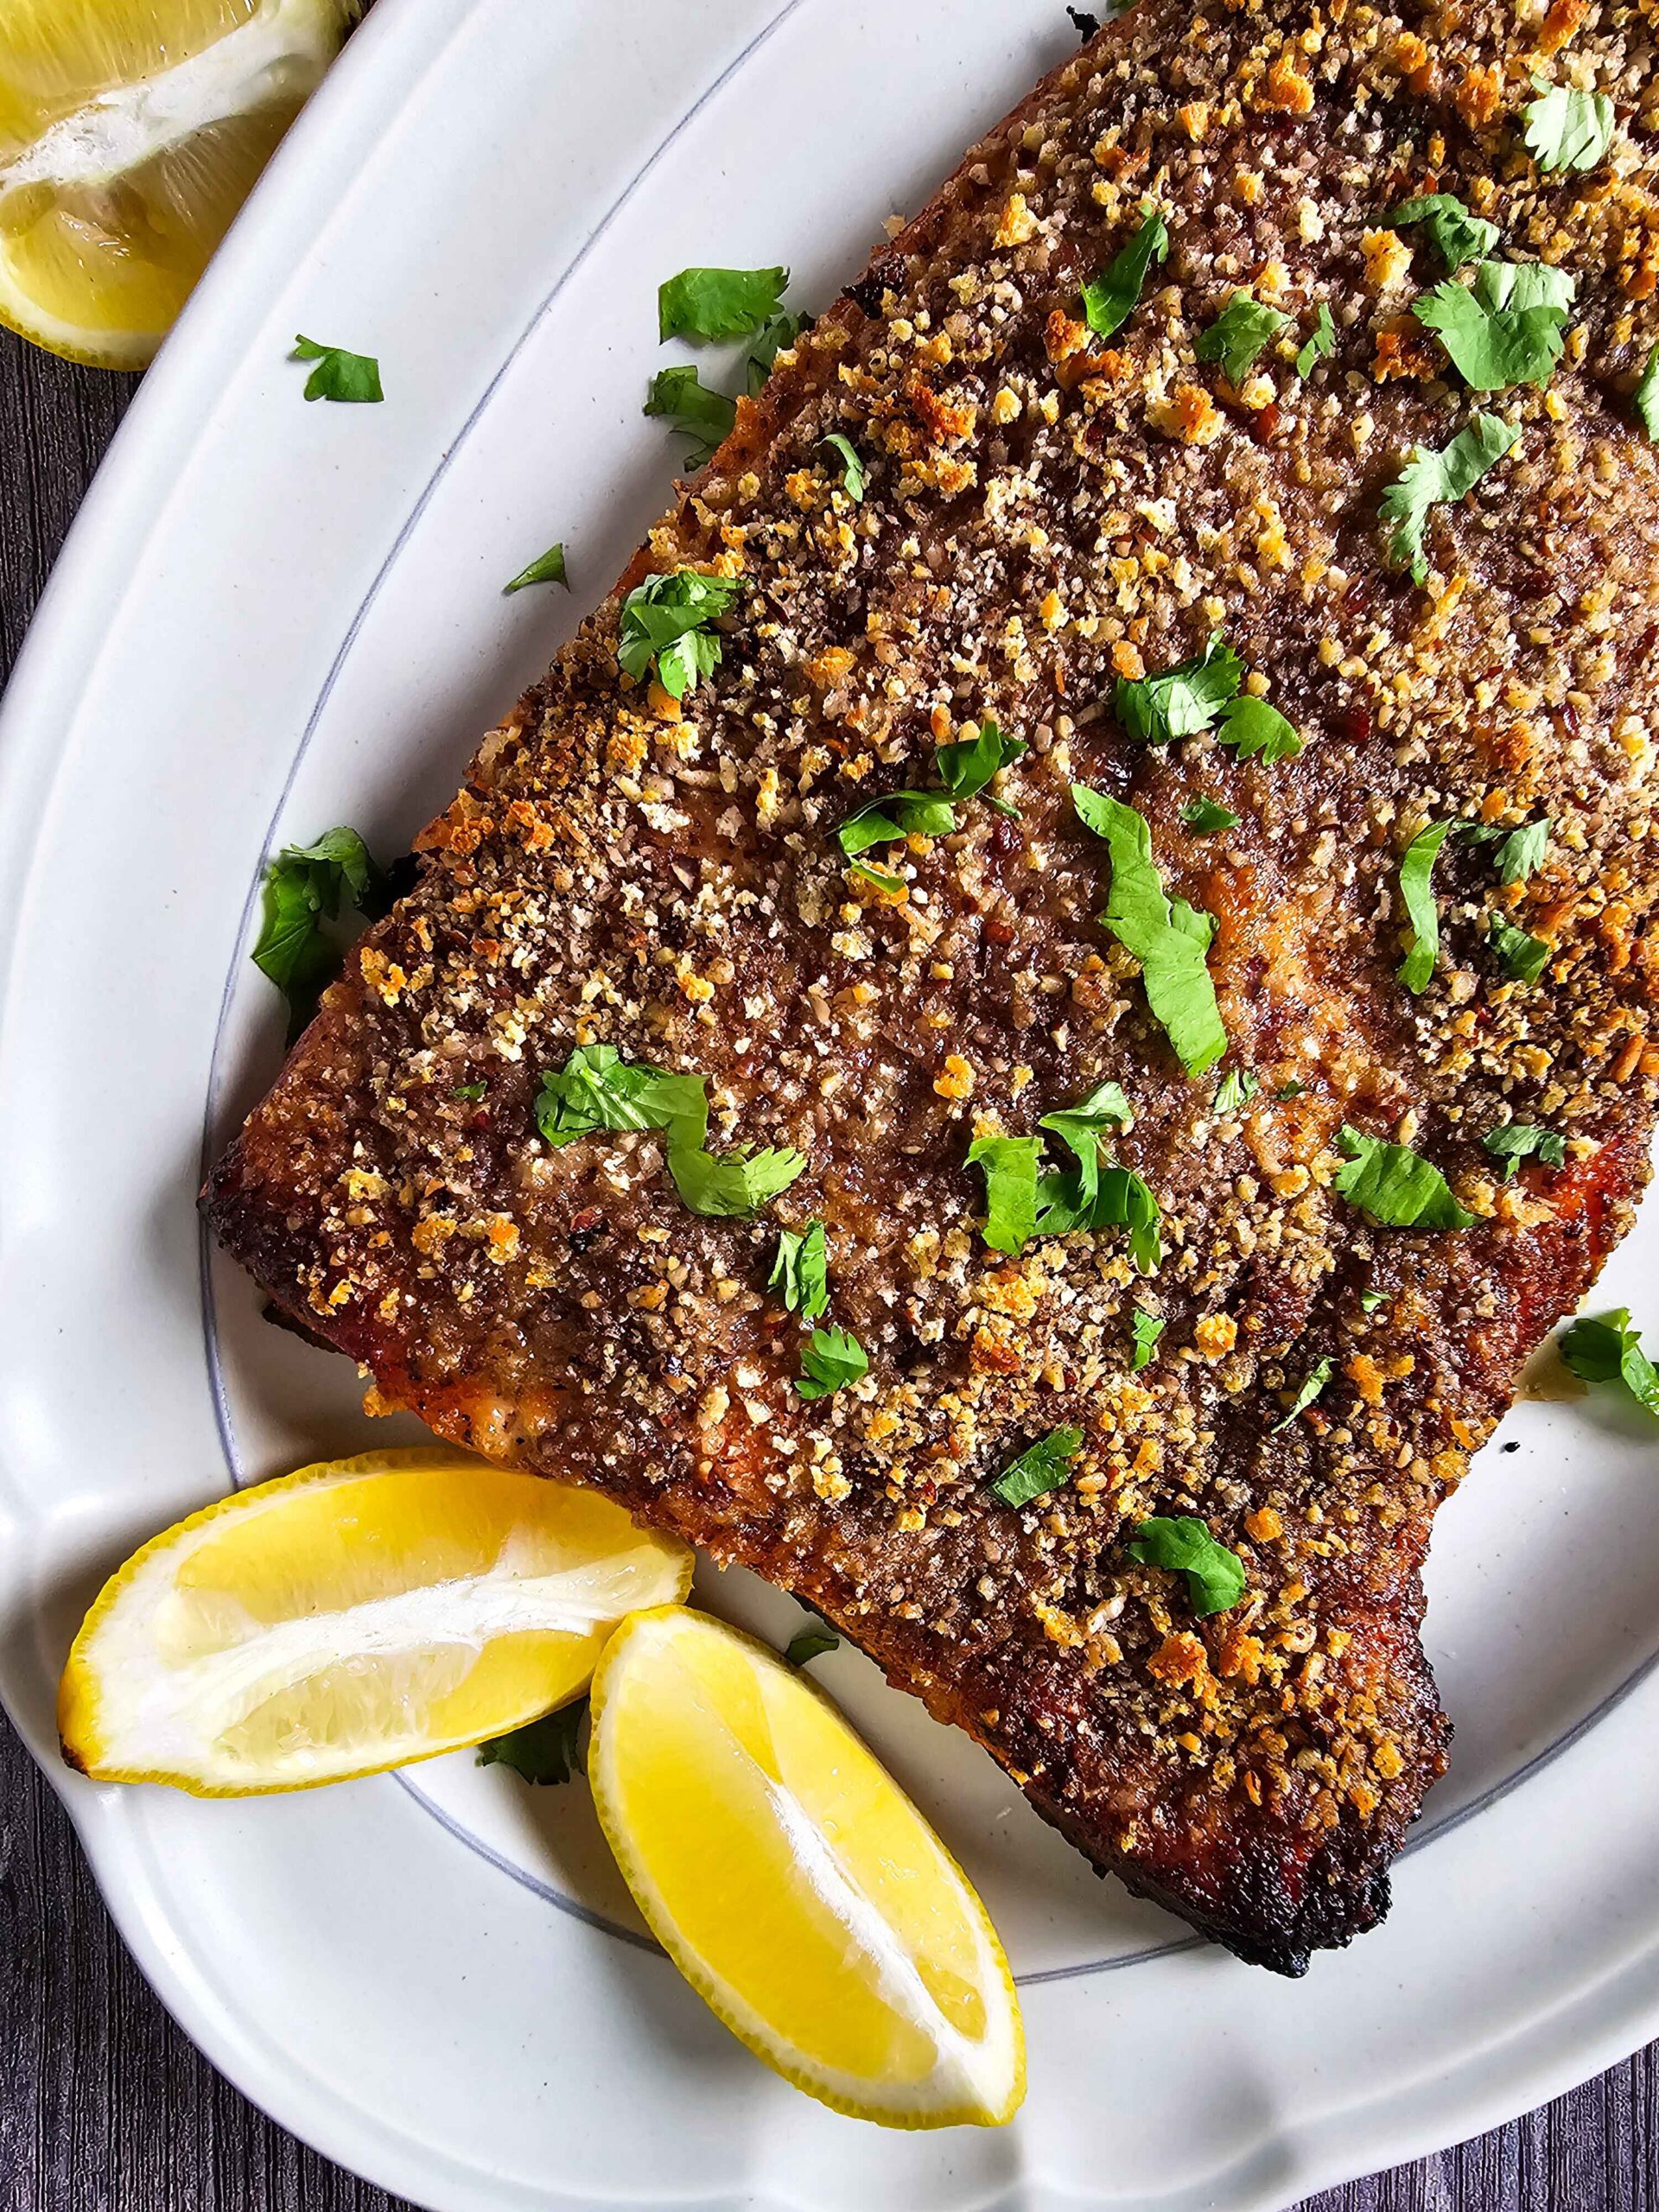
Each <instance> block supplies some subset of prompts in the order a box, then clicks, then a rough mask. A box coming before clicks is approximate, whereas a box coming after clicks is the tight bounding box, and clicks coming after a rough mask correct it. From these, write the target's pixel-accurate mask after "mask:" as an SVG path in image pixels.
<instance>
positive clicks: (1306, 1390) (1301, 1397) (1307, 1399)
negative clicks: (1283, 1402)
mask: <svg viewBox="0 0 1659 2212" xmlns="http://www.w3.org/2000/svg"><path fill="white" fill-rule="evenodd" d="M1336 1364H1337V1363H1336V1361H1335V1360H1334V1359H1329V1358H1326V1359H1321V1360H1316V1361H1315V1363H1313V1366H1312V1367H1310V1368H1309V1370H1308V1371H1307V1375H1306V1378H1305V1380H1304V1381H1303V1383H1302V1387H1301V1389H1300V1390H1299V1391H1298V1392H1297V1393H1296V1402H1295V1404H1294V1406H1292V1408H1291V1409H1290V1411H1289V1412H1288V1413H1287V1414H1286V1415H1285V1417H1284V1419H1283V1420H1282V1421H1274V1424H1273V1427H1272V1430H1271V1431H1270V1432H1269V1433H1271V1434H1272V1435H1274V1436H1277V1435H1278V1433H1279V1432H1280V1430H1281V1428H1288V1427H1290V1425H1291V1423H1292V1421H1294V1420H1295V1419H1296V1418H1297V1416H1298V1415H1299V1414H1305V1413H1306V1411H1307V1409H1308V1408H1309V1407H1310V1406H1311V1405H1312V1404H1313V1401H1314V1399H1315V1398H1317V1397H1318V1396H1319V1393H1320V1392H1321V1391H1322V1390H1323V1389H1324V1388H1325V1384H1326V1383H1328V1382H1329V1381H1330V1380H1331V1377H1332V1374H1333V1373H1334V1372H1335V1370H1336Z"/></svg>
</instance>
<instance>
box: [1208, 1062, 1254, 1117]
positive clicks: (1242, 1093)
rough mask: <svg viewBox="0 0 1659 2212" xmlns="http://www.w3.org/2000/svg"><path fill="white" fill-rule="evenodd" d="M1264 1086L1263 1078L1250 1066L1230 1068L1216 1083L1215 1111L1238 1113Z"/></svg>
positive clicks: (1219, 1112) (1218, 1112)
mask: <svg viewBox="0 0 1659 2212" xmlns="http://www.w3.org/2000/svg"><path fill="white" fill-rule="evenodd" d="M1261 1088H1262V1083H1261V1078H1260V1077H1258V1076H1254V1075H1252V1074H1251V1073H1250V1071H1249V1068H1229V1069H1228V1070H1227V1071H1226V1073H1225V1074H1224V1076H1223V1077H1222V1078H1221V1081H1220V1082H1219V1083H1218V1084H1217V1085H1216V1096H1215V1111H1216V1112H1217V1114H1218V1115H1220V1114H1236V1113H1237V1111H1238V1110H1239V1109H1240V1107H1241V1106H1243V1105H1245V1104H1247V1103H1249V1100H1250V1099H1252V1098H1254V1097H1255V1094H1256V1092H1257V1091H1258V1090H1261Z"/></svg>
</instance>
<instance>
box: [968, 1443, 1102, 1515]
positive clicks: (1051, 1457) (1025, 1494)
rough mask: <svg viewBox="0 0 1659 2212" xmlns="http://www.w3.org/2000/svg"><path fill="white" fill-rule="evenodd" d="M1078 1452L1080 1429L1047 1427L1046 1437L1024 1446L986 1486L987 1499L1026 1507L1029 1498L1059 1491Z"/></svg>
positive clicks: (1080, 1444)
mask: <svg viewBox="0 0 1659 2212" xmlns="http://www.w3.org/2000/svg"><path fill="white" fill-rule="evenodd" d="M1082 1449H1083V1431H1082V1430H1081V1429H1080V1428H1051V1429H1050V1430H1049V1432H1048V1434H1047V1435H1046V1436H1039V1438H1038V1440H1037V1441H1036V1443H1034V1444H1028V1445H1027V1446H1026V1449H1025V1450H1024V1451H1023V1452H1021V1453H1020V1457H1019V1458H1018V1459H1016V1460H1015V1461H1014V1464H1013V1465H1012V1466H1009V1467H1005V1468H1004V1469H1003V1471H1002V1472H1001V1474H1000V1475H999V1476H998V1477H997V1478H996V1480H995V1482H994V1483H991V1484H988V1489H989V1491H990V1493H991V1496H992V1497H994V1498H996V1499H997V1500H999V1502H1000V1503H1002V1504H1003V1505H1029V1504H1030V1503H1031V1501H1032V1499H1033V1497H1042V1496H1043V1494H1044V1493H1045V1491H1051V1490H1058V1488H1059V1486H1060V1484H1062V1483H1063V1482H1064V1481H1065V1478H1066V1470H1067V1467H1068V1465H1070V1463H1071V1461H1072V1460H1073V1459H1076V1458H1077V1454H1078V1452H1081V1451H1082Z"/></svg>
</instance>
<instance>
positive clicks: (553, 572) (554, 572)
mask: <svg viewBox="0 0 1659 2212" xmlns="http://www.w3.org/2000/svg"><path fill="white" fill-rule="evenodd" d="M529 584H563V586H564V587H565V588H566V590H567V591H568V590H569V587H570V579H569V576H567V575H565V573H564V548H563V545H550V546H549V547H548V549H547V550H546V552H545V553H543V554H542V555H541V556H540V557H539V558H538V559H537V560H534V561H532V562H531V564H530V566H529V567H528V568H527V569H519V571H518V575H516V576H515V577H514V578H513V580H512V582H511V583H510V584H504V585H503V586H502V592H503V595H504V596H505V594H506V593H507V592H510V591H523V590H524V588H525V587H526V586H527V585H529Z"/></svg>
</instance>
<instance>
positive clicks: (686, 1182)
mask: <svg viewBox="0 0 1659 2212" xmlns="http://www.w3.org/2000/svg"><path fill="white" fill-rule="evenodd" d="M805 1166H806V1161H805V1160H804V1158H803V1157H802V1155H801V1154H799V1153H798V1152H797V1151H796V1149H795V1147H793V1145H782V1146H779V1147H774V1148H773V1149H772V1150H770V1151H767V1152H753V1153H751V1152H745V1151H742V1150H741V1149H739V1150H736V1151H733V1152H719V1153H715V1152H706V1151H704V1150H703V1149H702V1147H701V1146H699V1147H695V1148H693V1147H681V1146H678V1145H676V1144H675V1143H673V1142H672V1141H670V1144H669V1148H668V1172H669V1173H670V1174H671V1176H672V1177H673V1178H674V1187H675V1189H676V1190H677V1192H679V1194H680V1197H681V1199H682V1200H683V1203H684V1204H685V1205H688V1206H690V1209H691V1211H692V1212H693V1213H699V1214H702V1215H703V1216H704V1217H707V1218H709V1219H715V1220H728V1221H742V1220H747V1217H749V1215H751V1214H754V1213H759V1212H760V1209H761V1207H762V1206H764V1205H767V1204H768V1203H769V1202H770V1201H771V1200H772V1199H773V1198H776V1197H777V1196H778V1195H779V1192H782V1191H786V1190H787V1189H788V1188H789V1186H790V1185H791V1183H792V1182H793V1181H794V1180H795V1178H796V1177H797V1176H798V1175H799V1174H801V1173H803V1172H804V1169H805Z"/></svg>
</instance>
